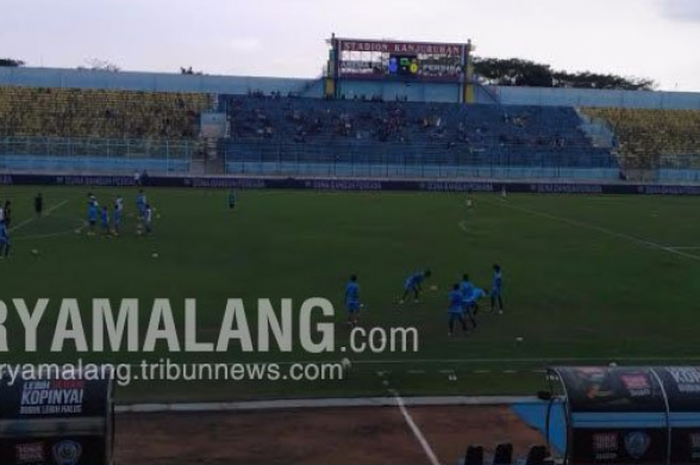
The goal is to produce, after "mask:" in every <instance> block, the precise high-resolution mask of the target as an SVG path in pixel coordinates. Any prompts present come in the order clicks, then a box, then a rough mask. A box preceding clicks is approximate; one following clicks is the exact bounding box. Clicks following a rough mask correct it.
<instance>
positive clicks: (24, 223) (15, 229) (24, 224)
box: [10, 199, 68, 232]
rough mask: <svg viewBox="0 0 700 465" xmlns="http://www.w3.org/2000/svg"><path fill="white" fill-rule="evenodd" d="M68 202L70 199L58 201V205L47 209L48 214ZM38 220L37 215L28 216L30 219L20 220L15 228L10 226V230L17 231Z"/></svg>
mask: <svg viewBox="0 0 700 465" xmlns="http://www.w3.org/2000/svg"><path fill="white" fill-rule="evenodd" d="M67 203H68V199H66V200H63V201H61V202H58V203H57V204H56V205H52V206H51V207H49V208H47V209H46V214H47V215H48V214H50V213H53V212H55V211H56V210H58V209H59V208H61V207H63V206H65V205H66V204H67ZM36 220H37V218H36V217H33V218H28V219H26V220H24V221H22V222H20V223H19V224H18V225H17V226H15V227H13V228H10V232H15V231H17V230H19V229H22V228H23V227H25V226H27V225H28V224H30V223H33V222H34V221H36Z"/></svg>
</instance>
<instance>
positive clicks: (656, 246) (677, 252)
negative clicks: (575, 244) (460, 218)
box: [487, 201, 700, 260]
mask: <svg viewBox="0 0 700 465" xmlns="http://www.w3.org/2000/svg"><path fill="white" fill-rule="evenodd" d="M487 202H488V201H487ZM490 203H492V204H494V205H501V206H503V207H506V208H510V209H511V210H515V211H519V212H522V213H529V214H531V215H535V216H540V217H542V218H547V219H550V220H553V221H558V222H560V223H565V224H568V225H571V226H576V227H580V228H586V229H590V230H593V231H598V232H600V233H603V234H606V235H608V236H611V237H615V238H618V239H625V240H627V241H629V242H632V243H635V244H637V245H643V246H645V247H650V248H653V249H658V250H663V251H664V252H668V253H670V254H674V255H678V256H681V257H685V258H690V259H691V260H700V255H693V254H689V253H685V252H682V251H680V250H677V249H675V248H672V247H667V246H665V245H661V244H658V243H656V242H652V241H649V240H647V239H642V238H640V237H636V236H633V235H631V234H627V233H621V232H617V231H613V230H612V229H607V228H604V227H602V226H596V225H594V224H590V223H586V222H584V221H578V220H572V219H570V218H565V217H563V216H558V215H553V214H551V213H547V212H543V211H539V210H535V209H532V208H527V207H519V206H516V205H512V204H510V203H503V202H490Z"/></svg>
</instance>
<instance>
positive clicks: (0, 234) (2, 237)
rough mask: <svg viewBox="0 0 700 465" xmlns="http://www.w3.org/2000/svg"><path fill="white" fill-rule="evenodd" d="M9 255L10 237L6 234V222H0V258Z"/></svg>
mask: <svg viewBox="0 0 700 465" xmlns="http://www.w3.org/2000/svg"><path fill="white" fill-rule="evenodd" d="M9 255H10V237H9V236H8V235H7V224H5V222H4V221H3V222H0V258H5V257H7V256H9Z"/></svg>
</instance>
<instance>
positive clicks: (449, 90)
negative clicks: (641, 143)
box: [0, 68, 700, 110]
mask: <svg viewBox="0 0 700 465" xmlns="http://www.w3.org/2000/svg"><path fill="white" fill-rule="evenodd" d="M7 85H16V86H30V87H65V88H85V89H115V90H134V91H149V92H199V93H210V94H246V93H247V92H249V91H254V90H260V91H263V92H265V93H266V94H269V93H270V92H272V91H279V92H281V93H282V94H287V93H288V92H296V93H299V94H301V95H302V96H304V97H314V98H321V97H322V96H323V83H322V81H321V79H296V78H274V77H252V76H183V75H180V74H174V73H172V74H167V73H139V72H119V73H112V72H104V71H89V70H77V69H56V68H0V86H7ZM339 92H340V93H341V94H345V96H346V98H352V97H353V96H354V95H358V97H359V96H361V95H363V94H364V95H366V96H367V97H371V96H372V95H381V96H382V97H383V98H384V99H385V100H394V99H395V98H396V96H397V95H398V96H399V97H403V96H407V97H408V99H409V100H412V101H427V102H458V101H459V97H460V95H459V86H458V85H456V84H420V83H401V82H371V81H367V82H357V81H355V82H341V83H340V85H339ZM476 98H477V102H479V103H487V104H492V103H494V102H495V100H500V102H501V103H503V104H506V105H546V106H588V107H616V108H657V109H679V110H700V93H690V92H631V91H607V90H586V89H551V88H528V87H493V88H480V89H477V92H476Z"/></svg>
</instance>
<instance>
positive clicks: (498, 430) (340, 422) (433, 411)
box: [116, 407, 542, 465]
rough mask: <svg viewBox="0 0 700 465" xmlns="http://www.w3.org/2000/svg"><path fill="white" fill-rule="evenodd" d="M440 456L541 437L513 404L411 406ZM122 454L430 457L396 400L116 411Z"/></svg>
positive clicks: (293, 459)
mask: <svg viewBox="0 0 700 465" xmlns="http://www.w3.org/2000/svg"><path fill="white" fill-rule="evenodd" d="M408 411H409V413H410V415H411V416H412V417H413V419H414V421H415V423H416V424H417V426H418V427H419V428H420V430H421V431H422V433H423V435H424V436H425V438H426V440H427V441H428V443H429V444H430V445H431V447H432V449H433V451H434V452H435V454H436V455H437V457H438V458H439V460H440V463H441V464H454V463H457V460H458V459H459V458H460V457H462V455H463V454H464V450H465V448H466V446H467V444H470V443H471V444H475V443H476V444H482V445H483V446H484V447H485V448H486V449H487V450H492V449H493V447H494V446H495V445H496V443H498V442H499V441H509V442H512V443H513V444H514V446H515V449H516V452H518V453H520V454H522V453H524V452H525V451H526V450H527V448H528V447H529V446H531V445H533V444H538V443H542V437H541V435H540V434H539V433H538V432H537V431H534V430H532V429H531V428H529V427H528V426H527V425H526V424H525V423H523V422H522V421H521V420H520V419H519V418H518V417H517V416H516V415H515V414H514V413H513V412H512V411H511V410H510V408H508V407H409V408H408ZM116 426H117V428H116V431H117V438H116V462H117V463H123V464H128V463H149V464H166V463H168V464H175V463H192V464H195V463H196V464H205V463H206V464H250V465H255V464H304V465H314V464H319V465H320V464H324V465H336V464H338V465H340V464H342V465H349V464H358V465H360V464H362V465H364V464H368V465H369V464H371V465H377V464H397V465H399V464H400V465H410V464H427V463H430V461H429V459H428V457H427V456H426V454H425V452H424V451H423V449H422V447H421V445H420V443H419V442H418V440H417V439H416V437H415V436H414V434H413V432H412V431H411V429H410V428H409V426H408V424H407V423H406V420H405V419H404V417H403V415H402V414H401V411H400V410H399V409H398V408H395V407H377V408H357V407H355V408H334V409H296V410H273V411H262V412H261V411H257V412H245V413H243V412H233V413H223V412H222V413H207V414H180V413H177V414H175V413H168V414H129V415H120V416H118V417H117V425H116Z"/></svg>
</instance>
